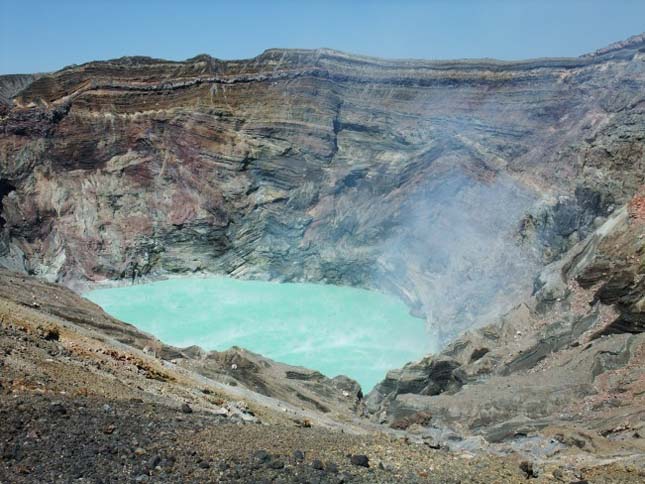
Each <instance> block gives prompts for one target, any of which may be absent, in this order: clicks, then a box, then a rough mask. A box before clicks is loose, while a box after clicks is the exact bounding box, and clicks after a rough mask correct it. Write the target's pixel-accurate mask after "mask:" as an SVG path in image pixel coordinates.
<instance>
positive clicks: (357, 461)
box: [350, 454, 370, 467]
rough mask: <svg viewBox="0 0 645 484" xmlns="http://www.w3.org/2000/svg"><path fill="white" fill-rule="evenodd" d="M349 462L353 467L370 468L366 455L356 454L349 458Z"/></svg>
mask: <svg viewBox="0 0 645 484" xmlns="http://www.w3.org/2000/svg"><path fill="white" fill-rule="evenodd" d="M350 461H351V463H352V464H354V465H355V466H360V467H369V466H370V463H369V462H370V461H369V459H368V457H367V456H366V455H363V454H356V455H352V457H351V458H350Z"/></svg>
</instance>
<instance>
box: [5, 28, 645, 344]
mask: <svg viewBox="0 0 645 484" xmlns="http://www.w3.org/2000/svg"><path fill="white" fill-rule="evenodd" d="M642 48H643V43H642V40H639V39H638V38H636V39H632V40H630V41H628V42H626V43H624V44H623V45H621V46H619V47H616V48H612V49H610V50H609V51H606V52H600V53H597V54H594V55H591V56H588V57H585V58H577V59H544V60H534V61H524V62H496V61H490V60H482V61H459V62H425V61H387V60H379V59H372V58H364V57H357V56H351V55H347V54H343V53H339V52H334V51H329V50H316V51H306V50H270V51H267V52H265V53H263V54H262V55H260V56H258V57H257V58H255V59H251V60H247V61H226V62H225V61H219V60H217V59H213V58H210V57H207V56H199V57H196V58H193V59H189V60H187V61H184V62H169V61H162V60H156V59H148V58H123V59H117V60H113V61H107V62H93V63H89V64H85V65H82V66H72V67H69V68H66V69H63V70H61V71H59V72H56V73H53V74H49V75H45V76H43V77H41V78H39V79H36V80H34V82H32V83H31V84H29V85H27V84H26V83H25V84H24V86H25V87H24V88H23V89H21V90H20V92H16V91H17V89H14V88H11V89H9V88H6V89H5V91H3V92H8V93H9V94H10V97H11V98H12V103H13V105H12V106H11V107H10V108H7V110H6V112H5V113H4V114H2V116H1V117H0V183H2V186H4V187H9V188H6V189H4V191H3V193H2V215H1V216H2V218H3V219H4V222H3V227H2V229H0V233H1V235H0V260H2V263H3V264H4V265H5V266H7V267H10V268H12V269H14V270H23V271H25V272H29V273H32V274H35V275H38V276H41V277H45V278H47V279H49V280H55V281H60V282H63V283H66V284H68V285H71V286H74V285H75V284H78V283H82V282H84V281H99V280H103V279H120V278H137V277H139V276H141V275H149V276H159V275H163V274H167V273H192V272H195V271H200V272H216V273H226V274H230V275H232V276H235V277H246V278H262V279H276V280H283V281H299V280H307V281H317V282H328V283H333V284H348V285H357V286H363V287H370V288H377V289H381V290H385V291H388V292H391V293H393V294H396V295H397V296H399V297H401V298H402V299H404V300H405V301H406V302H407V303H408V304H409V306H410V307H411V309H412V310H413V312H414V313H415V314H418V315H419V316H422V317H424V318H425V319H426V320H427V322H428V324H429V326H430V327H431V328H432V330H433V331H434V333H435V334H436V335H437V336H439V338H440V339H446V338H449V337H451V336H452V335H454V334H457V333H458V332H459V331H461V330H463V329H466V328H468V327H471V326H472V325H474V324H476V323H477V324H481V323H482V322H484V321H487V320H492V319H494V317H495V316H496V315H498V314H500V313H501V312H504V311H505V310H508V309H510V306H509V301H511V300H513V297H514V296H518V295H521V294H527V293H528V292H529V291H530V282H529V281H531V280H532V277H533V275H534V274H535V273H536V271H537V269H538V268H539V267H540V266H541V265H542V264H544V263H546V262H550V261H552V260H554V259H555V258H557V256H558V254H560V253H562V252H563V251H565V250H566V249H568V248H570V247H571V246H573V245H574V244H575V243H576V242H577V241H578V240H580V239H582V238H584V236H585V235H586V233H587V232H588V231H589V230H590V229H591V224H592V223H593V221H594V219H595V218H596V217H597V216H601V217H602V216H605V215H606V214H607V213H608V212H609V211H610V209H611V205H617V204H621V203H624V201H625V200H626V197H628V196H629V195H631V194H632V193H633V192H634V191H635V190H636V188H637V187H638V186H639V184H641V183H642V181H643V173H645V166H644V161H643V160H644V157H643V132H644V130H643V126H644V124H645V123H644V119H645V113H644V109H645V108H644V107H643V106H644V104H643V99H644V98H643V92H645V89H644V84H645V72H644V67H643V65H644V62H643V56H644V55H645V54H643V52H642ZM0 82H4V84H5V85H7V80H6V79H4V81H2V80H0ZM14 84H15V83H14ZM22 86H23V85H21V87H22Z"/></svg>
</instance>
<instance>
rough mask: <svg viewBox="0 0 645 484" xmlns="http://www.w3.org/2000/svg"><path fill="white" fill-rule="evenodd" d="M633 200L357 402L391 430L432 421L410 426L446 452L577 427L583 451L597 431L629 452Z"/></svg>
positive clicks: (635, 241)
mask: <svg viewBox="0 0 645 484" xmlns="http://www.w3.org/2000/svg"><path fill="white" fill-rule="evenodd" d="M640 200H641V195H636V196H635V197H634V198H633V199H632V200H631V201H630V202H629V204H628V205H627V206H625V207H623V208H621V209H619V210H616V212H615V213H614V214H613V215H612V216H611V217H609V218H608V219H607V221H606V222H605V223H604V224H602V225H601V226H600V227H598V228H597V229H596V230H595V231H594V232H593V233H592V234H591V235H590V236H589V237H588V238H587V239H585V240H583V241H581V242H580V243H578V244H576V246H574V247H573V248H572V249H571V250H570V251H569V252H568V253H567V254H566V255H565V256H564V257H563V258H562V259H561V260H559V261H558V262H555V263H553V264H551V265H549V266H547V267H546V268H545V269H544V271H543V272H542V273H541V274H540V276H539V277H538V278H537V280H536V284H535V294H534V295H533V296H532V297H531V298H529V299H528V300H526V301H525V302H524V303H522V304H520V305H518V306H517V307H516V308H515V309H513V310H512V311H511V312H509V313H508V314H506V315H504V316H503V317H502V318H501V319H500V320H499V321H498V322H497V323H495V324H493V325H489V326H485V327H483V328H481V329H478V330H474V331H470V332H468V333H466V334H464V335H463V336H461V337H459V338H457V339H456V340H455V341H454V342H453V343H452V344H450V345H449V346H448V347H447V348H446V349H444V350H443V351H442V352H441V353H439V354H437V355H433V356H430V357H427V358H424V359H423V360H421V361H419V362H415V363H410V364H408V365H406V366H405V367H404V368H403V369H401V370H394V371H391V372H389V373H388V375H387V377H386V378H385V380H383V382H381V383H380V384H379V385H377V386H376V387H375V389H374V390H373V391H372V392H371V393H370V394H369V395H368V397H367V400H366V403H367V407H368V410H369V411H370V412H371V413H372V414H373V415H374V416H375V418H376V419H377V420H379V421H382V422H387V423H390V424H392V425H396V423H397V422H400V421H401V419H405V418H409V417H410V416H411V415H416V414H419V413H429V414H431V415H432V421H431V422H427V423H426V425H424V426H421V427H419V426H417V431H418V432H420V433H421V434H422V435H430V436H434V437H435V438H438V436H439V435H442V436H443V437H444V438H447V437H446V436H448V437H450V436H451V435H452V437H451V438H453V444H452V445H455V442H454V439H455V434H456V435H457V438H458V439H460V438H464V437H465V436H467V435H472V434H473V433H474V434H479V435H481V436H482V437H484V438H485V439H486V441H487V442H489V443H496V442H506V443H509V442H511V443H514V445H516V446H517V447H518V448H519V447H521V446H522V445H523V444H522V443H523V442H525V441H526V438H527V436H529V437H530V436H531V435H536V433H537V432H538V431H539V432H540V433H541V434H542V435H556V436H557V435H559V436H560V437H558V438H559V439H560V440H561V441H564V440H567V439H568V440H567V441H568V442H569V444H570V443H571V442H570V441H569V440H570V439H571V438H573V437H567V438H565V437H562V435H565V434H566V435H569V436H571V435H578V437H576V438H578V439H580V438H581V437H580V435H579V433H580V432H582V434H583V435H587V436H589V435H591V436H594V437H593V438H592V437H585V438H582V443H581V444H580V445H581V447H584V448H586V451H588V452H594V450H593V447H597V446H599V445H602V444H601V443H599V442H597V441H596V440H597V439H599V436H602V437H603V438H604V437H607V436H609V438H610V439H614V440H620V442H622V444H624V445H625V446H628V447H630V448H631V451H632V452H640V450H638V449H641V447H642V444H641V442H640V440H639V439H640V435H641V431H640V429H641V428H642V424H643V408H645V401H644V400H643V395H645V394H644V393H643V390H644V387H643V368H645V360H644V358H645V334H643V325H642V321H643V304H642V300H643V299H642V298H643V286H642V284H643V281H645V265H643V262H644V260H645V259H643V257H644V255H645V223H643V219H642V218H641V217H640V207H641V205H640ZM619 423H620V424H619ZM445 427H448V428H450V429H452V431H453V434H446V433H445ZM555 428H557V429H559V430H557V431H556V430H553V429H555ZM439 429H442V430H441V431H440V430H439ZM563 429H565V430H563ZM567 429H568V430H567ZM558 432H559V433H558ZM563 432H564V434H563ZM594 439H596V440H594ZM600 440H602V439H600ZM592 441H593V442H592ZM552 450H553V452H556V451H557V449H552Z"/></svg>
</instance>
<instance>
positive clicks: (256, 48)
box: [0, 0, 645, 74]
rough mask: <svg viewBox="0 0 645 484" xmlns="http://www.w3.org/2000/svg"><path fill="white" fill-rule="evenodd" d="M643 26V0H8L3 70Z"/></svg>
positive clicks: (550, 46) (432, 46)
mask: <svg viewBox="0 0 645 484" xmlns="http://www.w3.org/2000/svg"><path fill="white" fill-rule="evenodd" d="M642 31H645V0H604V1H601V0H558V1H555V0H539V1H537V0H536V1H533V0H479V1H477V0H435V1H432V0H427V1H418V0H399V1H396V2H395V1H390V2H386V1H378V0H377V1H366V0H355V1H351V0H345V1H344V2H343V1H333V0H330V1H326V2H322V1H315V0H311V1H307V0H300V1H286V0H284V1H269V0H265V1H251V0H248V1H244V0H240V1H235V0H228V1H217V0H211V1H207V0H194V1H191V0H184V1H182V2H180V1H170V0H156V1H154V0H130V1H123V0H110V1H105V0H94V1H92V0H84V1H79V0H63V1H56V0H49V1H38V0H0V73H2V74H6V73H14V72H36V71H51V70H56V69H59V68H61V67H63V66H66V65H69V64H73V63H82V62H87V61H90V60H95V59H109V58H115V57H120V56H123V55H149V56H153V57H162V58H166V59H186V58H188V57H192V56H194V55H196V54H199V53H207V54H210V55H212V56H214V57H219V58H222V59H236V58H247V57H253V56H255V55H257V54H259V53H260V52H262V51H263V50H265V49H267V48H270V47H303V48H315V47H330V48H334V49H339V50H343V51H347V52H353V53H358V54H367V55H374V56H380V57H390V58H401V57H404V58H405V57H407V58H428V59H454V58H466V57H469V58H474V57H495V58H498V59H521V58H530V57H543V56H575V55H579V54H582V53H585V52H589V51H593V50H595V49H596V48H600V47H603V46H605V45H607V44H609V43H611V42H614V41H616V40H621V39H624V38H627V37H629V36H631V35H634V34H637V33H640V32H642Z"/></svg>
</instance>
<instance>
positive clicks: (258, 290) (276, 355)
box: [85, 277, 430, 392]
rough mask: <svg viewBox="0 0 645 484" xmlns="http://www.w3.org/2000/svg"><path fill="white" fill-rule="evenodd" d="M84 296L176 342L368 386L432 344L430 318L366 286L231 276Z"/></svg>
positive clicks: (184, 280)
mask: <svg viewBox="0 0 645 484" xmlns="http://www.w3.org/2000/svg"><path fill="white" fill-rule="evenodd" d="M85 297H86V298H88V299H90V300H91V301H94V302H95V303H97V304H98V305H100V306H101V307H102V308H103V309H104V310H105V311H107V312H108V313H109V314H111V315H112V316H114V317H116V318H118V319H121V320H123V321H127V322H129V323H132V324H134V325H135V326H137V327H138V328H139V329H141V330H143V331H146V332H148V333H152V334H153V335H155V336H156V337H157V338H159V339H160V340H162V341H163V342H165V343H168V344H171V345H174V346H180V347H183V346H190V345H199V346H201V347H202V348H204V349H207V350H219V351H221V350H225V349H228V348H230V347H231V346H240V347H243V348H246V349H248V350H250V351H253V352H256V353H260V354H262V355H264V356H267V357H269V358H272V359H274V360H277V361H281V362H284V363H289V364H292V365H299V366H304V367H307V368H311V369H315V370H318V371H320V372H321V373H323V374H325V375H327V376H330V377H333V376H335V375H340V374H343V375H347V376H349V377H351V378H354V379H355V380H357V381H358V382H359V383H360V384H361V387H362V388H363V390H364V391H365V392H367V391H369V390H370V389H371V388H372V387H373V386H374V384H376V383H377V382H378V381H380V380H381V379H383V377H384V376H385V373H386V372H387V370H389V369H392V368H398V367H401V366H402V365H403V364H405V363H406V362H408V361H412V360H416V359H418V358H420V357H421V356H423V355H424V354H426V353H428V351H429V350H430V339H429V337H428V335H427V334H426V332H425V329H424V322H423V320H421V319H418V318H415V317H412V316H410V315H409V314H408V308H407V307H406V306H405V304H403V302H401V301H400V300H398V299H396V298H394V297H391V296H387V295H384V294H381V293H378V292H372V291H366V290H363V289H356V288H349V287H340V286H327V285H318V284H280V283H275V282H260V281H240V280H235V279H230V278H224V277H212V278H190V279H188V278H186V279H184V278H181V279H169V280H165V281H159V282H153V283H149V284H139V285H132V286H127V287H118V288H110V289H97V290H94V291H91V292H89V293H87V294H85Z"/></svg>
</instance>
